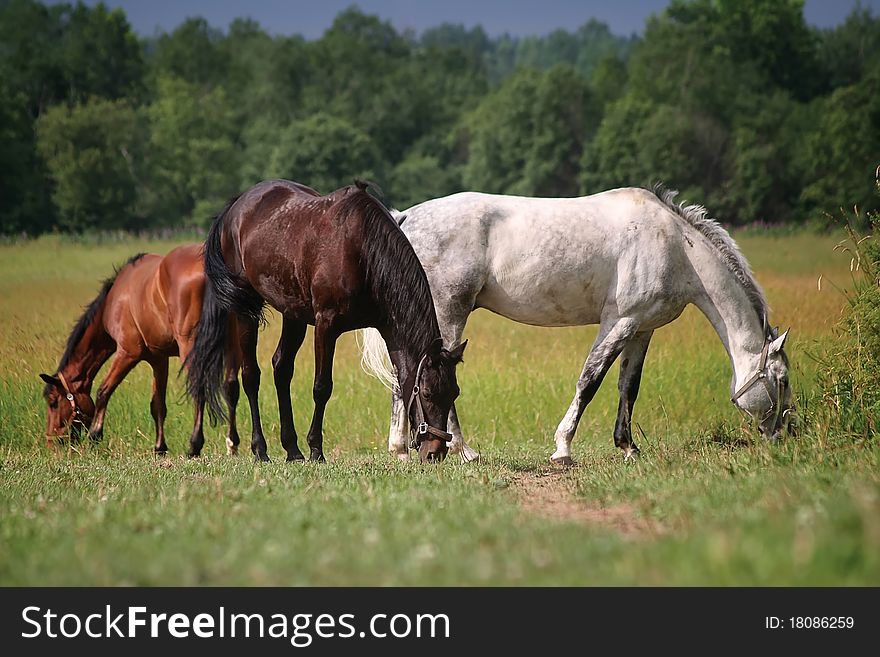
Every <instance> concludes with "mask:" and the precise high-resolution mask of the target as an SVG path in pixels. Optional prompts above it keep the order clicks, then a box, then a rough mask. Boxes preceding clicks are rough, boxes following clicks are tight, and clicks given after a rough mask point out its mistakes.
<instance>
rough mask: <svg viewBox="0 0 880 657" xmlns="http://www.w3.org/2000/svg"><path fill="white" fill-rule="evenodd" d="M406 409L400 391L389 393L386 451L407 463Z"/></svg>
mask: <svg viewBox="0 0 880 657" xmlns="http://www.w3.org/2000/svg"><path fill="white" fill-rule="evenodd" d="M406 429H407V422H406V409H405V408H404V407H403V398H402V397H401V396H400V391H399V390H397V389H395V390H393V391H392V393H391V429H390V430H389V432H388V451H389V452H390V453H391V454H393V455H394V456H396V457H397V458H399V459H400V460H401V461H409V444H408V443H409V436H408V435H407V430H406Z"/></svg>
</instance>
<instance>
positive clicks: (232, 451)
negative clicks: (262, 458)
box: [226, 441, 238, 456]
mask: <svg viewBox="0 0 880 657" xmlns="http://www.w3.org/2000/svg"><path fill="white" fill-rule="evenodd" d="M226 455H227V456H238V445H233V444H232V443H230V442H228V441H227V443H226Z"/></svg>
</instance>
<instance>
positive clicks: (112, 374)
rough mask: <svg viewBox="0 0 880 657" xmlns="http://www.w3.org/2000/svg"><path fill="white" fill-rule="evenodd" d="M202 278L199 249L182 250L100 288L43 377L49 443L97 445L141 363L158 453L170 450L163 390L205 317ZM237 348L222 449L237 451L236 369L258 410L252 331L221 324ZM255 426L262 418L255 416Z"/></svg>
mask: <svg viewBox="0 0 880 657" xmlns="http://www.w3.org/2000/svg"><path fill="white" fill-rule="evenodd" d="M204 290H205V271H204V265H203V260H202V254H201V245H200V244H191V245H188V246H181V247H178V248H176V249H174V250H173V251H171V252H170V253H169V254H168V255H167V256H165V257H162V256H160V255H158V254H155V253H150V254H143V253H142V254H139V255H136V256H134V257H133V258H131V259H130V260H129V261H128V262H127V263H126V264H125V265H124V266H122V267H121V268H120V269H119V270H117V271H116V273H115V274H114V275H113V276H112V277H110V278H109V279H107V280H106V281H104V284H103V285H102V287H101V291H100V292H99V293H98V296H97V297H95V299H94V300H93V301H92V302H91V303H90V304H89V305H88V307H87V308H86V310H85V312H84V313H83V314H82V316H81V317H80V318H79V320H78V321H77V322H76V325H75V326H74V327H73V331H72V332H71V334H70V337H69V338H68V340H67V347H66V348H65V350H64V355H63V356H62V357H61V362H60V363H59V365H58V369H57V371H56V373H55V374H54V375H53V376H50V375H48V374H40V378H41V379H43V381H44V382H45V383H46V387H45V390H44V393H43V394H44V396H45V398H46V401H47V403H48V407H49V408H48V418H47V428H46V437H47V439H48V440H49V442H50V444H51V443H52V442H53V440H54V439H56V438H60V437H61V436H63V435H66V434H67V433H68V432H72V433H73V435H74V437H79V432H80V431H81V430H82V429H83V428H88V430H89V436H90V437H91V438H92V439H94V440H99V439H100V438H101V436H102V435H103V431H104V416H105V413H106V412H107V404H108V402H109V401H110V396H111V395H112V394H113V391H114V390H116V388H117V386H118V385H119V384H120V383H122V380H123V379H124V378H125V377H126V375H128V373H129V372H130V371H131V370H132V369H133V368H134V366H135V365H137V364H138V363H139V362H141V361H147V362H148V363H149V364H150V365H151V366H152V368H153V396H152V399H151V401H150V412H151V413H152V416H153V421H154V422H155V425H156V444H155V447H154V450H155V452H156V453H157V454H164V453H165V452H166V451H167V450H168V446H167V445H166V443H165V416H166V414H167V407H166V405H165V391H166V386H167V383H168V359H169V358H170V357H171V356H178V355H179V356H180V357H181V360H184V359H185V358H186V356H187V354H189V352H190V350H191V349H192V345H193V342H194V340H195V334H196V330H197V327H198V325H199V320H200V318H201V314H202V297H203V295H204ZM222 322H223V324H224V326H227V327H231V328H232V329H233V331H235V333H236V334H237V336H238V338H239V342H233V341H231V340H230V341H228V342H227V343H226V344H225V345H224V349H225V350H226V352H227V354H228V359H227V367H226V371H225V379H224V394H225V396H226V400H227V403H228V404H229V409H230V413H229V435H228V437H227V439H226V446H227V450H228V452H229V453H230V454H234V453H236V452H237V450H238V443H239V437H238V430H237V428H236V425H235V406H236V404H237V403H238V396H239V390H238V370H239V367H242V379H243V380H244V384H245V386H244V387H245V392H246V394H247V396H248V401H249V402H250V404H251V411H252V413H253V412H254V411H255V410H257V391H258V389H259V370H256V378H255V376H254V371H255V367H256V326H255V325H247V324H246V323H240V322H238V321H237V320H236V319H235V318H233V317H226V318H222ZM111 356H113V362H112V364H111V366H110V371H109V372H108V373H107V377H106V378H105V379H104V382H103V383H102V384H101V386H100V387H99V388H98V394H97V398H96V401H94V402H93V401H92V397H91V391H92V383H93V382H94V380H95V377H96V376H97V374H98V371H99V370H100V369H101V366H102V365H103V364H104V363H105V362H106V361H107V360H108V359H109V358H110V357H111ZM203 409H204V405H202V404H196V413H195V423H194V427H193V432H192V436H191V438H190V447H189V455H190V456H198V455H199V453H200V452H201V449H202V445H204V442H205V438H204V433H203V430H202V416H203ZM253 418H254V420H255V425H257V426H258V425H259V415H258V410H257V415H255V416H253Z"/></svg>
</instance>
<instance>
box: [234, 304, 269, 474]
mask: <svg viewBox="0 0 880 657" xmlns="http://www.w3.org/2000/svg"><path fill="white" fill-rule="evenodd" d="M238 321H239V327H240V339H241V342H240V344H241V382H242V384H243V386H244V394H245V395H247V398H248V406H250V409H251V452H253V454H254V456H255V457H256V458H257V460H259V461H268V460H269V455H268V453H267V450H268V447H267V446H266V438H265V436H263V423H262V421H261V420H260V403H259V396H260V365H259V363H257V334H258V329H259V327H258V326H257V324H256V322H249V321H246V320H244V319H243V318H241V317H239V318H238Z"/></svg>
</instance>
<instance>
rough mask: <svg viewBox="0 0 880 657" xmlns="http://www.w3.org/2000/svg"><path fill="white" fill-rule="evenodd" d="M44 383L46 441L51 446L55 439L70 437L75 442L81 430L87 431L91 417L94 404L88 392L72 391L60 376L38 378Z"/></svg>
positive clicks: (45, 375)
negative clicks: (46, 408)
mask: <svg viewBox="0 0 880 657" xmlns="http://www.w3.org/2000/svg"><path fill="white" fill-rule="evenodd" d="M40 378H41V379H42V380H43V381H44V382H45V383H46V387H45V388H44V389H43V397H45V399H46V404H47V405H48V412H47V415H46V439H47V440H48V441H49V444H50V445H51V444H52V443H53V442H55V441H56V440H58V439H61V438H63V437H66V436H70V437H72V438H74V439H77V438H79V436H80V432H81V431H82V430H83V429H86V430H88V428H89V425H90V424H91V423H92V419H94V415H95V403H94V402H93V401H92V398H91V396H90V395H89V393H88V392H84V391H81V390H76V389H73V388H71V387H70V386H69V382H67V381H66V380H65V379H64V378H63V375H61V374H60V373H59V374H58V375H56V376H49V375H48V374H40Z"/></svg>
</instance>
